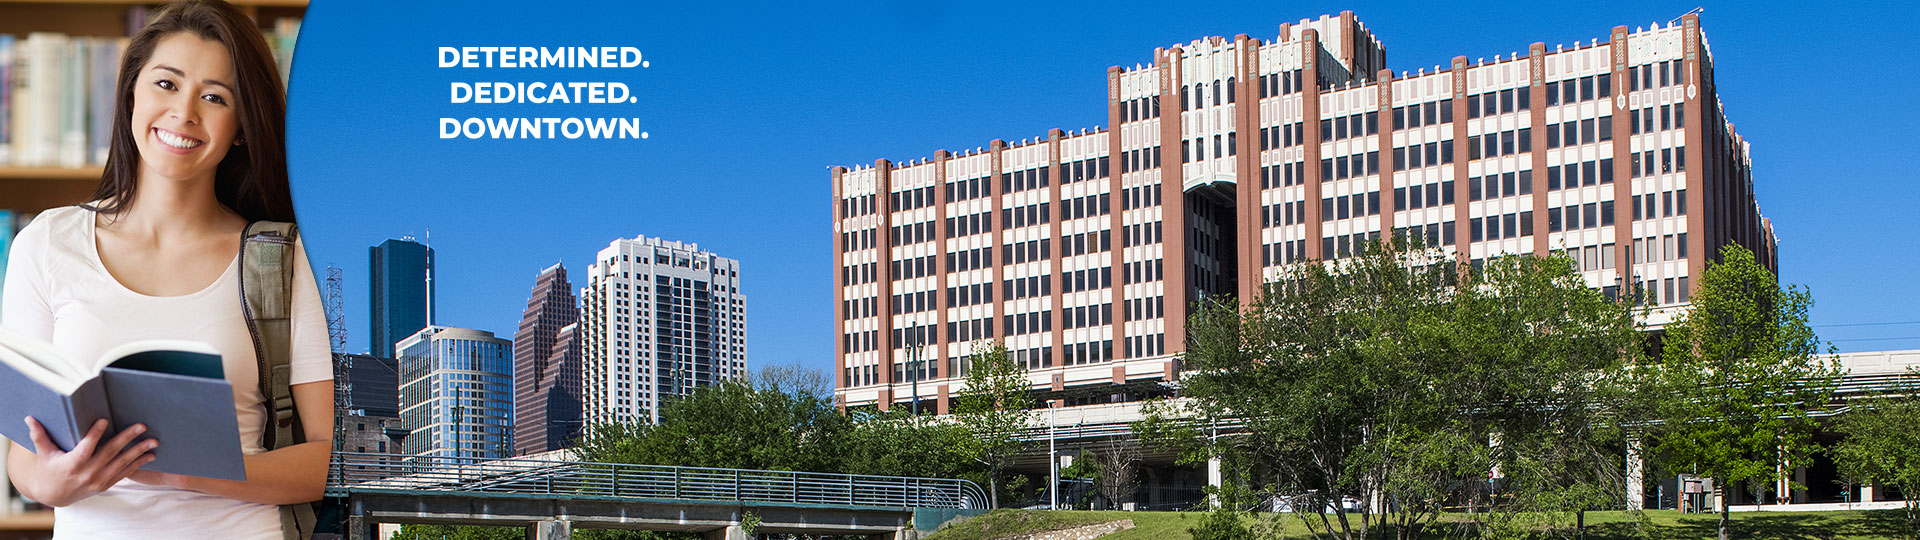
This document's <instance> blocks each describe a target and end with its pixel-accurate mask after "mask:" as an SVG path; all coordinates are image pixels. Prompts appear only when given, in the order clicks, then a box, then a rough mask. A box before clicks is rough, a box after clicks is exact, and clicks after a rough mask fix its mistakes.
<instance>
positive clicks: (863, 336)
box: [840, 330, 880, 353]
mask: <svg viewBox="0 0 1920 540" xmlns="http://www.w3.org/2000/svg"><path fill="white" fill-rule="evenodd" d="M840 350H843V351H847V352H849V353H859V352H869V351H877V350H880V333H879V332H876V331H873V330H866V331H862V332H848V333H846V334H842V335H841V336H840Z"/></svg>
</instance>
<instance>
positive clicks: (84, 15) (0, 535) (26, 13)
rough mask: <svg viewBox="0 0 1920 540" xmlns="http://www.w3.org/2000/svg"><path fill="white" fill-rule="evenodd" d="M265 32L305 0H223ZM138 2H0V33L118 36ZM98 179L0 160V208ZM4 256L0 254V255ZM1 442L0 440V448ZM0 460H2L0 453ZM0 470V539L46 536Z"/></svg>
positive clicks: (53, 196)
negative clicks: (16, 497)
mask: <svg viewBox="0 0 1920 540" xmlns="http://www.w3.org/2000/svg"><path fill="white" fill-rule="evenodd" d="M227 1H228V2H229V3H232V4H234V5H235V6H238V7H239V8H240V10H241V11H242V12H245V13H246V14H248V15H250V16H252V17H253V19H254V21H255V22H257V23H259V25H260V26H261V28H262V29H263V31H264V30H269V29H272V28H273V27H274V24H275V23H276V21H278V20H280V19H282V18H295V19H297V18H301V17H304V16H305V14H306V9H307V0H227ZM159 4H160V2H153V1H141V0H0V34H11V35H13V36H14V37H16V38H21V37H24V36H26V35H27V34H29V33H32V32H59V33H62V34H68V35H72V36H89V37H121V36H126V35H128V34H129V32H128V28H129V27H130V26H132V24H133V22H132V21H131V20H130V19H131V18H132V17H133V16H134V15H133V14H134V13H135V11H136V8H140V7H148V8H151V7H153V6H156V5H159ZM99 181H100V165H99V164H91V165H88V166H85V167H73V168H69V167H23V166H14V165H11V164H7V163H0V208H5V209H12V210H15V211H18V212H23V213H31V212H38V211H41V210H45V209H48V208H55V207H60V206H67V205H71V204H76V203H81V202H86V201H87V199H88V198H90V197H91V196H92V195H93V191H94V189H95V188H96V187H98V184H99ZM4 256H5V254H3V253H0V257H4ZM5 447H6V444H5V443H3V442H0V452H3V451H5ZM0 463H5V458H4V456H0ZM11 487H12V486H11V484H8V483H6V471H5V469H4V468H0V540H11V539H16V538H19V539H39V538H48V537H50V536H51V535H52V531H53V513H52V512H51V511H48V510H44V509H39V508H37V505H26V506H24V508H26V509H27V510H26V511H24V512H21V511H16V509H18V508H22V507H23V506H22V505H21V504H20V501H18V500H16V499H15V498H14V496H13V494H12V489H11Z"/></svg>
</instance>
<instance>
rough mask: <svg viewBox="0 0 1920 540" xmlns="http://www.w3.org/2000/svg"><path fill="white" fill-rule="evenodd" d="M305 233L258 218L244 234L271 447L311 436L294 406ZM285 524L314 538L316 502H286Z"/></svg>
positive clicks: (293, 535) (246, 281) (247, 298)
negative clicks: (298, 265)
mask: <svg viewBox="0 0 1920 540" xmlns="http://www.w3.org/2000/svg"><path fill="white" fill-rule="evenodd" d="M299 234H300V233H299V228H298V227H295V226H294V224H292V223H282V222H276V221H256V222H253V223H249V224H247V229H246V231H245V232H243V233H241V235H240V297H241V300H242V304H241V309H242V313H244V314H245V315H246V319H247V333H249V334H251V335H252V336H253V355H254V358H255V359H256V360H257V361H258V366H259V374H260V376H259V379H260V398H261V399H262V400H263V401H264V402H265V405H266V409H267V423H266V425H265V426H263V429H261V433H260V439H261V441H260V446H261V447H262V448H265V449H267V450H274V449H279V448H285V447H288V446H292V445H294V444H298V443H300V442H302V440H303V439H305V435H306V432H305V431H303V430H302V429H301V425H300V416H299V415H298V414H296V411H295V410H294V403H293V384H292V377H293V371H292V356H293V335H292V334H293V331H292V328H293V318H292V312H293V305H292V304H293V270H294V262H293V259H294V250H293V240H294V238H297V237H298V236H299ZM280 523H281V530H282V531H283V532H284V537H285V538H286V539H287V540H301V539H304V538H310V537H311V536H312V534H313V527H314V515H313V504H312V503H301V504H289V505H282V506H281V507H280Z"/></svg>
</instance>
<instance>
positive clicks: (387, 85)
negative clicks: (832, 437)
mask: <svg viewBox="0 0 1920 540" xmlns="http://www.w3.org/2000/svg"><path fill="white" fill-rule="evenodd" d="M437 4H440V5H413V4H409V3H398V4H385V3H382V4H377V5H374V4H357V5H356V4H348V3H340V2H335V1H332V0H316V1H315V2H314V3H313V5H312V7H311V8H309V10H308V14H307V20H306V24H305V27H304V28H303V31H302V34H301V36H300V45H299V55H298V59H297V61H296V62H295V71H294V78H293V85H292V92H291V96H290V119H289V137H288V141H289V147H290V149H291V153H292V158H291V159H292V162H291V166H292V172H293V180H294V193H295V202H296V204H297V206H298V209H299V212H300V216H301V221H302V225H303V230H304V231H305V233H306V234H307V238H308V240H307V242H308V248H309V250H310V255H311V258H312V259H313V260H314V261H315V263H316V264H317V265H319V266H321V270H320V271H322V272H324V266H325V265H327V264H334V265H337V266H339V267H341V268H342V269H344V270H345V272H346V286H345V301H346V302H345V306H346V317H347V321H348V329H349V331H350V333H351V340H350V341H349V350H351V351H354V352H361V351H365V350H366V349H367V341H366V340H367V334H368V329H367V324H368V313H367V287H366V285H367V247H368V246H371V245H374V244H377V243H379V242H380V241H382V240H385V239H387V238H396V237H400V236H402V235H407V234H412V235H415V236H425V235H426V233H427V231H428V229H429V228H431V229H432V243H433V247H434V249H435V250H436V252H437V257H438V273H437V276H436V281H437V282H438V290H439V295H440V301H439V314H440V315H439V322H440V323H442V324H448V325H454V326H464V327H472V328H479V329H483V330H489V331H493V332H495V333H497V334H501V335H503V336H506V337H511V335H512V334H513V331H514V328H515V326H516V325H517V324H518V322H519V319H520V312H521V310H522V309H523V308H524V307H525V305H526V299H527V294H528V292H529V291H530V289H531V288H532V286H533V280H534V277H535V275H536V274H537V273H538V272H539V271H540V270H541V269H542V268H544V267H546V266H548V265H551V264H553V263H554V262H555V261H565V263H566V266H567V269H568V271H569V272H571V273H573V274H574V275H575V276H576V283H575V286H576V287H578V286H579V285H582V284H583V283H582V282H581V281H580V280H579V279H578V278H579V277H581V276H584V275H585V271H586V264H587V262H588V261H590V260H591V259H592V257H593V255H594V253H596V252H597V251H598V250H600V249H601V248H604V247H605V246H606V245H607V244H608V242H610V241H612V240H613V239H615V238H620V237H632V236H635V235H640V234H646V235H651V236H663V237H666V238H669V239H674V240H682V241H690V242H697V243H699V244H700V245H701V247H703V248H706V249H709V250H712V251H715V252H717V253H720V254H722V255H725V256H729V257H734V258H737V259H740V261H741V265H742V270H741V275H742V276H743V281H744V285H743V286H742V289H743V292H745V293H746V294H747V295H748V300H747V311H748V346H749V351H748V355H749V362H750V364H751V365H753V366H756V367H757V366H764V365H769V364H775V363H781V364H784V363H794V362H799V363H802V364H804V365H806V366H809V367H813V368H817V369H821V370H823V371H826V370H829V368H831V366H832V363H833V361H832V358H831V356H832V351H833V339H834V334H833V330H832V311H831V310H832V309H835V307H836V304H835V303H834V302H833V300H832V298H831V297H832V279H833V276H834V275H835V274H834V273H833V271H832V269H831V268H830V266H831V264H832V257H831V255H832V254H831V249H830V245H831V243H830V240H831V238H830V235H831V222H830V219H829V215H830V214H829V211H830V207H829V201H830V198H831V195H830V191H829V185H828V172H827V170H828V167H830V166H834V165H849V166H851V165H856V164H863V163H871V162H872V161H873V160H874V159H875V158H888V159H893V160H896V161H904V160H909V159H914V158H919V157H928V156H931V155H932V153H933V151H934V150H937V149H943V148H944V149H953V150H958V149H963V148H972V147H975V146H984V145H985V144H986V143H987V141H990V140H992V139H995V138H1002V139H1008V140H1018V139H1021V138H1026V137H1038V136H1044V135H1045V133H1046V132H1047V130H1048V129H1050V128H1062V129H1078V128H1085V127H1092V126H1095V125H1098V124H1102V123H1104V122H1105V113H1104V108H1103V104H1104V91H1105V74H1106V68H1107V67H1108V66H1112V65H1122V64H1124V65H1128V66H1131V65H1133V64H1136V63H1140V64H1144V63H1146V62H1147V61H1148V60H1149V58H1150V56H1151V53H1152V51H1153V48H1154V47H1156V46H1167V45H1173V44H1177V43H1185V42H1187V41H1190V40H1193V39H1195V38H1199V37H1203V36H1210V35H1219V36H1228V37H1230V36H1233V35H1235V34H1240V33H1245V34H1249V35H1251V36H1254V37H1258V38H1262V39H1268V40H1271V39H1272V38H1273V37H1274V34H1275V33H1276V31H1277V27H1278V25H1279V24H1280V23H1283V22H1290V21H1297V20H1299V19H1301V18H1308V17H1315V18H1317V17H1318V16H1319V15H1320V14H1322V13H1338V12H1339V11H1341V10H1343V9H1351V10H1353V11H1354V12H1355V13H1356V15H1358V16H1359V18H1360V19H1361V20H1362V21H1363V22H1365V23H1366V24H1367V25H1368V27H1369V28H1370V29H1372V30H1373V31H1374V32H1375V35H1376V36H1378V37H1379V38H1380V39H1381V40H1383V41H1384V42H1385V43H1386V46H1387V51H1388V52H1387V61H1388V64H1389V65H1390V66H1391V67H1393V68H1394V69H1396V70H1413V69H1416V68H1429V69H1430V68H1431V67H1432V66H1435V65H1439V64H1443V63H1446V62H1447V61H1448V60H1450V59H1451V58H1452V57H1453V56H1455V55H1465V56H1467V57H1469V58H1479V57H1486V58H1491V57H1493V56H1494V55H1496V54H1500V55H1506V54H1511V53H1513V52H1516V51H1525V50H1526V48H1527V45H1528V44H1530V43H1533V42H1535V41H1541V42H1545V43H1547V44H1548V47H1550V48H1551V47H1552V46H1554V45H1555V44H1562V43H1572V42H1575V41H1587V40H1591V39H1594V38H1601V37H1604V36H1605V34H1606V33H1607V31H1608V30H1609V29H1611V28H1612V27H1613V26H1615V25H1619V24H1626V25H1629V26H1646V25H1648V24H1649V23H1651V22H1653V21H1662V22H1663V23H1664V22H1665V21H1668V20H1670V19H1673V18H1675V17H1677V16H1679V15H1680V14H1682V13H1684V12H1686V11H1687V10H1689V9H1692V8H1693V7H1695V6H1696V5H1700V4H1697V3H1691V2H1689V3H1631V4H1627V3H1612V2H1606V3H1600V2H1568V3H1562V4H1561V5H1556V6H1554V7H1552V8H1551V9H1545V10H1540V11H1535V12H1531V13H1526V12H1521V11H1519V10H1517V9H1516V8H1513V7H1510V6H1501V5H1481V4H1475V5H1464V4H1459V3H1435V2H1420V3H1410V4H1378V3H1350V4H1333V3H1320V2H1314V3H1295V4H1291V5H1281V4H1277V3H1273V2H1248V3H1230V4H1219V5H1218V6H1217V7H1203V6H1198V5H1193V4H1188V3H1179V2H1158V3H1152V4H1132V5H1129V4H1114V3H1105V2H1100V3H1085V4H1060V5H1028V4H1025V3H1006V4H997V3H996V4H989V3H966V4H953V5H941V4H927V5H920V4H909V3H883V4H870V3H828V4H827V5H821V6H801V5H793V4H789V3H775V4H759V5H755V4H740V5H730V6H727V7H725V8H717V7H705V6H689V5H686V4H693V3H672V4H673V5H667V6H639V5H633V6H629V5H596V6H568V7H560V6H549V5H546V4H544V3H511V4H508V3H497V4H496V3H488V2H439V3H437ZM1442 6H1447V7H1446V8H1444V9H1443V8H1442ZM1532 6H1534V7H1531V8H1526V9H1529V10H1538V9H1539V6H1540V5H1539V4H1537V3H1536V4H1532ZM1830 6H1831V5H1826V4H1820V5H1816V6H1800V5H1786V4H1774V3H1763V4H1749V3H1744V2H1741V3H1708V4H1705V6H1704V7H1705V8H1706V12H1705V14H1704V15H1703V16H1702V24H1703V26H1704V28H1705V29H1706V31H1707V38H1708V42H1709V44H1710V45H1711V47H1712V52H1713V55H1714V58H1715V60H1716V63H1717V66H1718V83H1719V88H1720V98H1721V100H1722V101H1723V102H1724V103H1725V105H1726V110H1727V112H1728V115H1729V116H1730V117H1731V118H1732V119H1733V121H1734V123H1735V125H1736V126H1737V128H1738V130H1739V131H1740V133H1742V134H1743V135H1745V136H1746V138H1747V139H1748V140H1749V141H1751V142H1752V143H1753V145H1754V147H1753V150H1754V154H1753V155H1754V161H1755V166H1754V170H1755V173H1754V183H1755V189H1756V191H1757V192H1758V195H1759V199H1760V204H1761V209H1762V212H1763V213H1764V214H1765V215H1766V216H1768V217H1770V218H1772V220H1773V223H1774V230H1775V231H1776V232H1777V233H1778V235H1779V237H1780V252H1781V255H1780V260H1781V274H1782V276H1783V278H1784V280H1785V281H1788V282H1793V283H1801V284H1805V285H1807V286H1809V287H1810V288H1811V289H1812V291H1813V294H1814V296H1815V298H1816V301H1817V305H1816V306H1815V310H1814V323H1815V324H1816V325H1820V327H1819V328H1818V329H1819V330H1820V332H1821V335H1822V336H1823V337H1825V338H1827V339H1832V340H1836V341H1837V342H1836V345H1838V346H1839V347H1840V348H1841V349H1842V350H1878V349H1898V348H1920V324H1904V325H1901V324H1896V325H1879V326H1832V325H1843V324H1857V323H1899V322H1912V321H1920V313H1917V312H1916V311H1915V310H1914V309H1913V308H1912V305H1913V303H1912V300H1911V299H1914V298H1920V281H1917V280H1915V279H1912V278H1911V277H1909V276H1910V275H1911V274H1912V268H1914V266H1915V264H1916V262H1920V261H1917V260H1916V255H1915V254H1916V253H1917V252H1920V250H1916V249H1915V248H1916V245H1915V244H1916V241H1915V239H1914V237H1913V235H1911V234H1910V233H1908V232H1907V231H1909V230H1910V229H1907V228H1906V227H1905V226H1901V225H1898V222H1896V221H1895V220H1894V217H1895V216H1897V215H1900V213H1901V212H1903V211H1905V210H1908V209H1909V207H1910V206H1911V205H1912V202H1913V201H1920V186H1917V185H1916V184H1920V183H1916V182H1914V181H1913V179H1914V174H1913V173H1912V172H1911V169H1909V168H1908V165H1909V164H1910V163H1911V161H1912V160H1911V159H1910V156H1914V155H1917V154H1920V148H1915V140H1914V135H1913V130H1912V129H1911V126H1914V125H1920V122H1916V118H1915V117H1916V115H1917V114H1920V113H1916V112H1915V110H1916V109H1915V108H1914V107H1909V106H1905V105H1901V103H1902V102H1903V100H1904V98H1906V97H1907V96H1910V95H1912V93H1913V89H1914V88H1916V83H1917V82H1920V81H1916V72H1917V71H1916V69H1915V68H1914V66H1913V63H1912V62H1911V61H1910V60H1912V55H1911V53H1908V52H1906V49H1907V48H1908V47H1909V46H1910V45H1911V44H1912V43H1914V42H1915V41H1916V39H1915V38H1916V37H1920V36H1916V32H1915V30H1914V28H1913V26H1912V22H1913V21H1914V20H1916V17H1915V12H1914V11H1912V8H1906V7H1900V6H1897V5H1894V4H1891V3H1890V4H1887V5H1884V6H1867V7H1849V8H1839V7H1830ZM441 45H448V46H463V45H532V46H559V45H630V46H635V47H639V48H640V49H642V50H643V51H644V53H645V54H646V56H647V58H648V59H649V61H650V62H651V67H650V68H647V69H645V70H635V71H620V70H616V71H612V72H605V73H599V72H582V71H577V70H576V71H567V72H552V74H551V76H548V75H547V73H548V72H500V71H467V72H456V71H452V70H443V69H439V68H436V67H435V64H434V50H435V49H434V48H435V47H437V46H441ZM543 78H544V79H551V80H618V81H622V82H626V83H628V84H630V85H633V87H634V88H635V90H636V91H637V93H638V94H639V96H640V98H641V101H640V103H638V104H632V105H624V106H610V105H601V106H587V105H581V106H543V107H532V106H527V107H514V106H490V107H491V108H486V109H480V108H474V106H455V105H449V104H447V103H446V101H447V92H448V89H447V84H448V82H450V81H454V80H540V79H543ZM469 115H473V116H486V115H546V116H638V117H640V118H642V119H643V121H644V122H645V125H644V129H646V130H647V131H648V132H649V136H650V138H649V139H647V140H644V141H599V142H587V141H565V142H527V141H468V140H453V141H443V140H440V139H438V138H437V137H436V135H435V130H436V127H437V126H436V124H435V123H436V121H437V119H438V118H440V117H441V116H469ZM1896 126H1897V127H1898V128H1896ZM322 277H324V274H322ZM1882 338H1902V339H1882Z"/></svg>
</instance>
